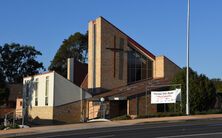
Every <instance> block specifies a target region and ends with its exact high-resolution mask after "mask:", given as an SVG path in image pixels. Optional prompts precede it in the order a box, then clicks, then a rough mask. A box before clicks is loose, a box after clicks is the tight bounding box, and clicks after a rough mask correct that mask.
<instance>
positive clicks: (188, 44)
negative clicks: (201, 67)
mask: <svg viewBox="0 0 222 138" xmlns="http://www.w3.org/2000/svg"><path fill="white" fill-rule="evenodd" d="M187 1H188V5H187V75H186V115H190V109H189V60H190V59H189V56H190V53H189V52H190V51H189V50H190V49H189V47H190V0H187Z"/></svg>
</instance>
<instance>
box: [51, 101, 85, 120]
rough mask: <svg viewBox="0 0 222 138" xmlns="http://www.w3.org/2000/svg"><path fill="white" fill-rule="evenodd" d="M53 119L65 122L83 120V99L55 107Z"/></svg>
mask: <svg viewBox="0 0 222 138" xmlns="http://www.w3.org/2000/svg"><path fill="white" fill-rule="evenodd" d="M53 119H54V120H56V121H60V122H64V123H76V122H80V121H81V101H77V102H73V103H68V104H65V105H61V106H57V107H54V112H53Z"/></svg>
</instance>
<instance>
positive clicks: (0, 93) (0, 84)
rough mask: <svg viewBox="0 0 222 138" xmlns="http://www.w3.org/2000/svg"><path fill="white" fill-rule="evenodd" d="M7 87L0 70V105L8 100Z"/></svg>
mask: <svg viewBox="0 0 222 138" xmlns="http://www.w3.org/2000/svg"><path fill="white" fill-rule="evenodd" d="M8 96H9V89H8V88H7V87H6V84H5V78H4V76H3V73H2V71H1V70H0V105H2V104H4V103H5V102H6V101H7V100H8Z"/></svg>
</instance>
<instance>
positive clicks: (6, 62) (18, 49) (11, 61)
mask: <svg viewBox="0 0 222 138" xmlns="http://www.w3.org/2000/svg"><path fill="white" fill-rule="evenodd" d="M39 55H42V53H41V52H40V51H38V50H36V49H35V48H34V47H33V46H27V45H20V44H16V43H12V44H5V45H4V46H0V57H1V58H0V70H1V71H2V73H3V74H2V75H3V77H4V78H5V81H6V82H7V83H21V82H22V79H23V77H24V76H29V75H34V74H37V73H39V71H40V70H41V69H44V67H43V63H42V62H38V61H37V60H36V58H37V56H39Z"/></svg>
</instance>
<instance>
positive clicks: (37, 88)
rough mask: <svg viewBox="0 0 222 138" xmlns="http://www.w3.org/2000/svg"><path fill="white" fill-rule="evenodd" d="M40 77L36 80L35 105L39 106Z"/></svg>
mask: <svg viewBox="0 0 222 138" xmlns="http://www.w3.org/2000/svg"><path fill="white" fill-rule="evenodd" d="M38 91H39V79H38V78H37V79H36V80H35V106H38Z"/></svg>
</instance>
